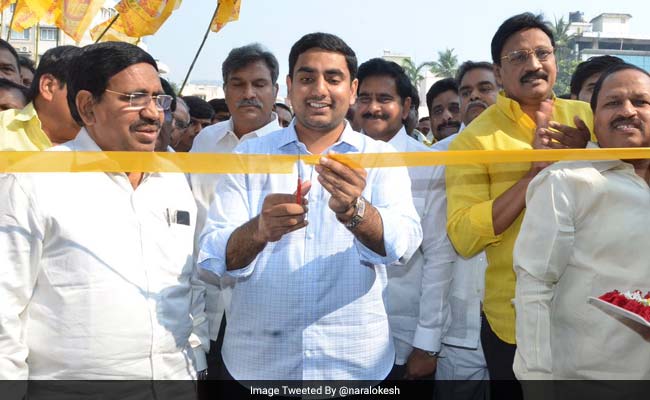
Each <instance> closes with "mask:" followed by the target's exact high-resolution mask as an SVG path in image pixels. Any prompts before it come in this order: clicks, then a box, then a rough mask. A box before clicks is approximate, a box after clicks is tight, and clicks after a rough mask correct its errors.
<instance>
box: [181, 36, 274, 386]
mask: <svg viewBox="0 0 650 400" xmlns="http://www.w3.org/2000/svg"><path fill="white" fill-rule="evenodd" d="M221 71H222V74H223V89H224V93H225V98H226V104H227V105H228V110H230V114H231V117H230V119H228V120H227V121H223V122H219V123H217V124H214V125H211V126H208V127H206V128H205V129H203V130H202V131H201V132H200V133H199V134H198V135H197V136H196V138H195V139H194V144H193V145H192V149H191V150H190V152H191V153H230V152H231V151H232V150H233V149H234V148H235V147H236V146H237V145H238V144H239V143H240V142H243V141H245V140H248V139H252V138H256V137H261V136H264V135H266V134H267V133H270V132H273V131H275V130H278V129H280V128H281V127H280V125H279V123H278V118H277V115H276V114H275V113H274V112H273V111H272V109H273V104H274V103H275V98H276V96H277V94H278V84H277V80H278V74H279V66H278V60H277V59H276V58H275V56H274V55H273V54H272V53H271V52H269V51H268V50H266V49H265V48H263V47H262V46H261V45H260V44H258V43H253V44H249V45H247V46H243V47H238V48H235V49H233V50H231V51H230V54H228V57H226V60H225V61H224V62H223V65H222V66H221ZM217 179H218V175H210V174H192V175H191V176H190V183H191V185H192V192H194V197H195V199H196V204H197V207H198V214H197V217H198V218H197V229H196V238H197V239H198V236H199V235H200V234H201V231H202V228H203V226H204V224H205V220H206V217H207V211H208V210H209V208H210V203H212V201H213V200H214V195H215V186H216V183H217ZM196 243H197V242H196V241H195V245H196ZM195 254H196V253H195ZM204 279H205V280H206V281H209V283H211V284H210V285H208V289H207V294H206V308H207V310H206V312H207V314H208V319H209V321H210V339H211V345H210V355H209V357H208V358H209V361H208V365H209V366H210V367H211V368H214V367H215V362H216V361H217V360H219V357H220V356H219V354H220V353H221V349H220V346H218V345H217V343H218V341H217V337H218V336H219V331H220V326H221V322H222V316H223V315H224V312H226V314H227V308H228V304H229V303H230V291H229V286H231V283H229V282H226V281H223V280H218V279H216V278H215V277H212V276H204ZM219 342H220V341H219ZM208 376H209V377H210V376H214V373H213V372H212V371H211V370H210V368H209V369H208Z"/></svg>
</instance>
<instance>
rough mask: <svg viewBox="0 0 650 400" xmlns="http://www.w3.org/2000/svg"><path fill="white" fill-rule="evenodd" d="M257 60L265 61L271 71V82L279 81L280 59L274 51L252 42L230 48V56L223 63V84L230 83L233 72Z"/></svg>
mask: <svg viewBox="0 0 650 400" xmlns="http://www.w3.org/2000/svg"><path fill="white" fill-rule="evenodd" d="M257 61H264V63H265V64H266V66H267V67H268V69H269V71H270V72H271V82H272V83H273V84H274V85H275V84H276V83H277V81H278V74H279V73H280V66H279V64H278V60H277V58H275V56H274V55H273V53H271V52H270V51H268V50H266V49H264V48H263V47H262V45H260V44H259V43H251V44H249V45H246V46H242V47H237V48H234V49H232V50H230V53H228V57H226V59H225V60H224V62H223V64H221V75H222V77H223V84H224V85H225V84H226V83H228V78H229V77H230V74H231V73H233V72H235V71H238V70H240V69H242V68H244V67H246V66H247V65H249V64H252V63H254V62H257Z"/></svg>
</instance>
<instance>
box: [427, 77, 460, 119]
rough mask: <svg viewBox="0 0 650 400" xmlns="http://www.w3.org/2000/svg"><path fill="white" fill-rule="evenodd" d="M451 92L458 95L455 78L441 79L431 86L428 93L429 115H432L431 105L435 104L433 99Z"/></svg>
mask: <svg viewBox="0 0 650 400" xmlns="http://www.w3.org/2000/svg"><path fill="white" fill-rule="evenodd" d="M449 90H451V91H452V92H454V93H456V94H458V84H456V80H455V79H454V78H445V79H441V80H439V81H437V82H435V83H434V84H433V85H431V87H430V88H429V91H428V92H427V109H428V110H429V113H431V104H433V99H435V98H436V97H438V95H439V94H441V93H444V92H446V91H449Z"/></svg>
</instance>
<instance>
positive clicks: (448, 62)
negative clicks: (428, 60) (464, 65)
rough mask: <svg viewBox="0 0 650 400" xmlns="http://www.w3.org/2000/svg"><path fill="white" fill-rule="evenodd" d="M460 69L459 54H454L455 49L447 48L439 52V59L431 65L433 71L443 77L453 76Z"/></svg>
mask: <svg viewBox="0 0 650 400" xmlns="http://www.w3.org/2000/svg"><path fill="white" fill-rule="evenodd" d="M457 70H458V56H457V55H455V54H454V49H449V48H448V49H445V50H444V51H439V52H438V61H434V62H433V63H432V66H431V70H430V71H431V72H433V73H434V74H436V75H437V76H439V77H442V78H453V77H455V76H456V71H457Z"/></svg>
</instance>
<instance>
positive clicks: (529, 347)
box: [514, 160, 650, 380]
mask: <svg viewBox="0 0 650 400" xmlns="http://www.w3.org/2000/svg"><path fill="white" fill-rule="evenodd" d="M526 207H527V211H526V216H525V218H524V222H523V224H522V226H521V231H520V233H519V236H518V238H517V242H516V245H515V250H514V265H515V271H516V273H517V287H516V297H515V307H516V311H517V353H516V356H515V363H514V371H515V374H516V375H517V378H519V379H525V380H527V379H540V378H541V379H600V380H613V379H650V330H648V329H647V328H645V327H643V326H641V325H640V324H637V323H635V322H631V321H629V320H626V319H623V318H622V317H618V316H617V315H614V314H612V313H611V312H608V311H607V310H604V309H601V308H599V307H596V306H594V305H592V304H590V303H588V300H587V299H588V297H589V296H595V297H597V296H600V295H602V294H603V293H606V292H609V291H611V290H613V289H619V290H621V291H626V290H630V289H641V290H643V291H644V293H645V292H646V291H648V290H649V289H650V246H648V244H647V240H648V237H650V212H649V211H648V210H649V209H650V189H649V188H648V185H647V184H646V183H645V181H643V180H642V179H641V178H640V177H639V176H637V175H636V174H635V173H634V169H633V168H632V166H631V165H630V164H627V163H624V162H622V161H618V160H614V161H594V162H586V161H583V162H573V163H556V164H554V165H552V166H550V167H548V168H546V169H545V170H544V171H542V172H540V173H539V174H538V175H537V176H536V177H535V179H533V181H532V182H531V183H530V185H529V186H528V192H527V194H526Z"/></svg>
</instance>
